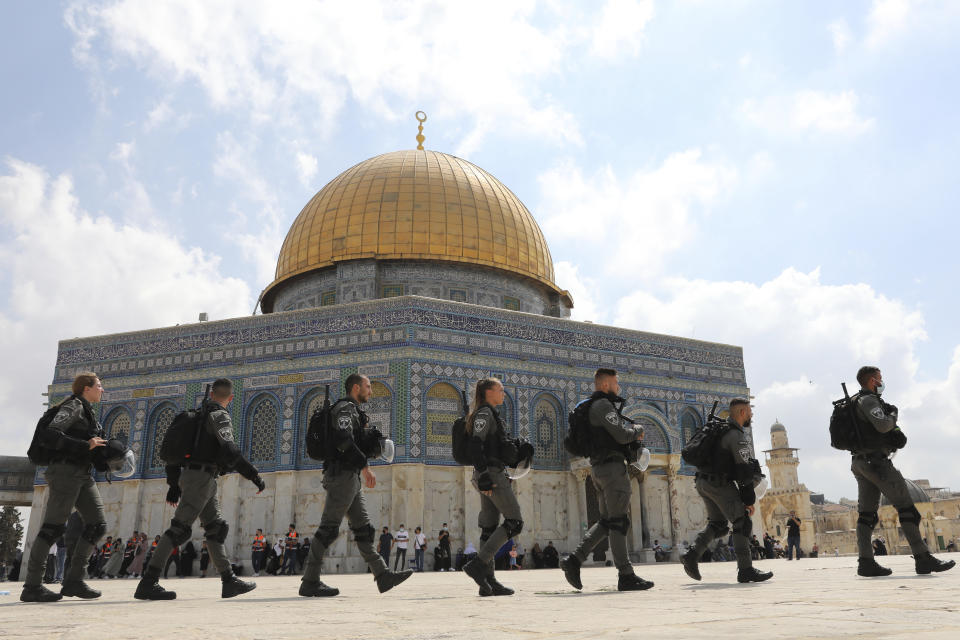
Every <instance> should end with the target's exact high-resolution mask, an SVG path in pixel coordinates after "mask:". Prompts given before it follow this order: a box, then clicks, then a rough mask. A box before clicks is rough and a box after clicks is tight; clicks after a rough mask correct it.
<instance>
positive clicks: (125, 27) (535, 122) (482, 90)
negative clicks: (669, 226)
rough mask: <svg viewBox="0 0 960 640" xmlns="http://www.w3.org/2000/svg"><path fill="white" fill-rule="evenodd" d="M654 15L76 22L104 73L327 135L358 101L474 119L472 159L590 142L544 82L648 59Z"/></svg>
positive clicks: (341, 15)
mask: <svg viewBox="0 0 960 640" xmlns="http://www.w3.org/2000/svg"><path fill="white" fill-rule="evenodd" d="M652 16H653V3H652V1H651V0H610V1H609V2H608V3H606V4H605V5H604V6H603V7H602V8H599V9H597V10H594V9H593V7H592V6H591V7H589V8H588V9H587V10H584V9H583V8H582V7H581V6H580V5H577V4H576V3H572V2H567V1H561V2H555V1H551V2H544V3H538V2H534V1H531V0H525V1H521V2H515V1H511V0H492V1H491V2H484V3H469V2H449V3H422V2H411V1H406V2H388V3H384V2H375V1H372V0H358V2H354V3H338V2H314V1H312V0H289V1H286V2H276V1H273V0H257V1H254V0H251V1H249V2H242V3H235V2H227V1H223V0H221V1H210V2H201V3H197V2H192V1H190V0H176V1H171V2H155V3H142V2H136V1H134V0H119V1H115V2H109V3H94V2H82V1H77V2H75V3H74V4H72V5H70V6H69V7H68V9H67V10H66V17H65V19H66V22H67V25H68V26H69V27H70V29H71V30H72V31H73V33H74V34H75V37H76V43H75V45H74V56H75V58H76V59H77V61H78V62H79V63H80V64H82V65H84V66H85V67H86V68H88V69H90V70H92V71H93V72H94V73H95V74H97V75H99V74H102V73H107V72H105V71H102V70H103V69H111V68H116V67H118V66H122V65H123V64H126V63H129V62H133V63H134V64H136V65H137V66H139V67H140V68H142V69H145V70H147V71H148V72H149V73H150V74H151V75H153V76H155V77H157V78H160V79H161V80H162V81H164V82H166V83H169V84H170V85H177V84H180V83H184V82H190V83H196V84H198V85H199V86H200V87H201V88H202V89H203V91H204V92H205V93H206V95H207V96H208V97H209V99H210V101H211V102H212V104H213V105H214V106H215V107H217V108H219V109H236V110H241V111H245V112H247V113H249V114H250V116H251V118H252V119H253V120H254V121H255V122H267V121H272V122H279V123H285V124H292V125H294V126H297V127H304V126H318V127H319V129H320V130H321V131H323V132H329V131H330V130H331V128H332V123H333V122H334V119H335V118H336V117H337V116H338V115H339V114H340V113H341V112H342V111H343V109H344V107H345V106H346V105H347V103H348V101H353V102H355V103H357V104H358V105H359V106H360V107H361V108H363V109H367V110H369V111H371V112H373V113H375V114H377V115H378V116H381V117H384V118H387V119H399V118H409V117H410V115H411V114H412V113H413V111H415V110H416V109H425V110H427V111H428V112H430V114H431V115H436V116H440V117H443V116H445V115H450V114H456V115H457V116H463V115H467V116H468V117H471V118H472V119H473V123H472V126H471V127H470V128H469V129H468V130H466V131H465V132H464V134H463V137H462V140H461V141H460V143H459V145H458V146H457V149H456V152H457V153H460V154H469V153H470V152H471V151H473V150H474V149H476V147H477V146H478V145H479V144H480V143H481V142H482V140H483V139H484V138H485V137H486V136H487V135H488V134H489V133H490V132H491V131H493V130H495V129H496V130H498V131H505V130H506V131H509V132H511V133H513V134H515V135H521V136H528V137H535V138H539V139H544V140H547V141H551V142H554V143H573V144H579V143H580V142H581V137H580V131H579V127H578V124H577V122H576V119H575V118H574V116H573V115H572V114H571V113H569V112H568V111H566V110H565V109H564V108H562V107H561V106H560V105H558V104H556V103H555V102H554V101H553V99H552V98H551V97H550V96H549V95H548V94H546V93H545V92H543V91H542V90H541V88H540V81H541V80H542V79H543V78H546V77H550V76H553V75H556V74H559V73H561V72H562V70H563V68H564V67H565V66H567V65H569V64H578V63H579V62H580V61H581V59H582V58H583V56H584V55H587V56H598V57H600V58H601V59H604V60H607V59H613V58H617V57H622V56H623V55H630V54H636V52H637V50H638V48H639V46H640V43H641V41H642V34H643V30H644V28H645V27H646V25H647V24H648V23H649V21H650V19H651V18H652ZM304 112H309V113H310V114H311V115H312V116H313V120H310V121H307V120H305V119H304V117H303V115H302V114H303V113H304ZM157 115H158V116H159V115H163V114H162V112H161V113H158V114H157Z"/></svg>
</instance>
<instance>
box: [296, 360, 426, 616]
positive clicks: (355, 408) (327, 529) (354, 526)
mask: <svg viewBox="0 0 960 640" xmlns="http://www.w3.org/2000/svg"><path fill="white" fill-rule="evenodd" d="M344 386H345V388H346V392H347V396H346V397H345V398H341V399H340V400H338V401H337V402H336V404H334V405H333V406H332V407H331V408H330V425H331V429H332V434H331V435H332V440H333V446H332V449H334V451H335V453H334V454H333V456H332V457H331V458H330V459H329V460H325V461H324V463H323V488H324V489H325V490H326V492H327V499H326V502H325V503H324V505H323V515H322V516H321V517H320V527H319V528H318V529H317V533H316V534H315V535H314V537H313V542H312V543H311V544H310V555H309V556H308V557H307V565H306V567H304V569H303V578H302V581H301V583H300V595H301V596H307V597H326V596H335V595H337V594H338V593H340V590H339V589H336V588H334V587H330V586H328V585H326V584H324V583H323V582H322V581H321V580H320V568H321V565H322V563H323V554H324V553H326V551H327V549H329V548H330V546H331V545H332V544H333V543H334V541H336V539H337V537H338V536H339V535H340V523H341V522H343V517H344V516H346V517H347V522H348V523H349V525H350V530H351V531H353V539H354V540H355V541H356V543H357V548H358V549H360V555H362V556H363V559H364V560H366V562H367V566H369V567H370V570H371V571H372V572H373V577H374V580H375V581H376V583H377V589H379V591H380V593H384V592H385V591H388V590H390V589H392V588H393V587H395V586H397V585H398V584H400V583H401V582H403V581H404V580H406V579H407V578H409V577H410V576H411V575H413V571H411V570H410V569H405V570H403V571H390V568H389V567H388V566H387V564H386V563H385V562H384V561H383V557H381V556H380V554H379V553H377V552H376V551H375V550H374V548H373V536H374V534H375V533H376V529H374V528H373V526H372V525H371V524H370V516H369V515H367V506H366V504H365V503H364V500H363V488H362V487H361V486H360V476H361V475H362V476H363V481H364V484H365V485H366V486H367V488H368V489H373V488H374V487H376V486H377V478H376V476H375V475H374V474H373V471H371V470H370V467H369V466H367V457H368V455H369V454H370V452H371V448H370V446H369V445H368V443H369V441H370V439H371V438H372V437H373V436H374V435H376V432H375V430H373V429H369V428H368V426H367V424H368V419H367V414H366V413H364V412H363V410H362V409H361V408H360V405H361V404H363V403H365V402H367V401H368V400H369V399H370V392H371V389H370V379H369V378H367V377H366V376H362V375H360V374H357V373H354V374H351V375H349V376H348V377H347V380H346V383H345V385H344ZM374 455H375V454H374Z"/></svg>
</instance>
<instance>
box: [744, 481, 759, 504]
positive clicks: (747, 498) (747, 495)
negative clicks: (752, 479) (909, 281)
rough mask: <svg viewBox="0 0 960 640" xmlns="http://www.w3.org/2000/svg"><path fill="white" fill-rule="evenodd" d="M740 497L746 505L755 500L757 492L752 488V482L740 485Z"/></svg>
mask: <svg viewBox="0 0 960 640" xmlns="http://www.w3.org/2000/svg"><path fill="white" fill-rule="evenodd" d="M740 499H741V500H743V504H745V505H747V506H748V507H749V506H750V505H752V504H753V503H754V502H756V501H757V494H756V492H754V490H753V485H752V484H746V485H743V486H742V487H740Z"/></svg>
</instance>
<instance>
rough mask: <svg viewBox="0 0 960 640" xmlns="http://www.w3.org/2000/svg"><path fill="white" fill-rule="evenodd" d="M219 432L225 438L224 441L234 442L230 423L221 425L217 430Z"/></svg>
mask: <svg viewBox="0 0 960 640" xmlns="http://www.w3.org/2000/svg"><path fill="white" fill-rule="evenodd" d="M217 433H219V434H220V438H221V439H223V441H224V442H233V429H231V428H230V425H229V424H225V425H223V426H221V427H220V428H219V429H218V430H217Z"/></svg>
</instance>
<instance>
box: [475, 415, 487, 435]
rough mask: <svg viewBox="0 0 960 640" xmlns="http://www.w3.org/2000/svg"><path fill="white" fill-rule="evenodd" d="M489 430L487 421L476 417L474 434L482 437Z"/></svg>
mask: <svg viewBox="0 0 960 640" xmlns="http://www.w3.org/2000/svg"><path fill="white" fill-rule="evenodd" d="M486 430H487V419H486V418H481V417H476V418H474V419H473V433H474V434H475V435H480V434H482V433H484V432H485V431H486Z"/></svg>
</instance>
